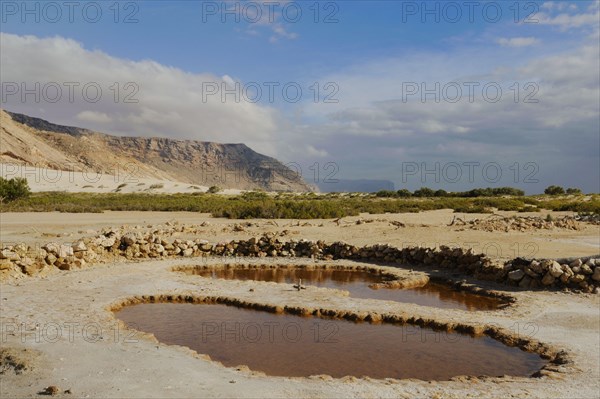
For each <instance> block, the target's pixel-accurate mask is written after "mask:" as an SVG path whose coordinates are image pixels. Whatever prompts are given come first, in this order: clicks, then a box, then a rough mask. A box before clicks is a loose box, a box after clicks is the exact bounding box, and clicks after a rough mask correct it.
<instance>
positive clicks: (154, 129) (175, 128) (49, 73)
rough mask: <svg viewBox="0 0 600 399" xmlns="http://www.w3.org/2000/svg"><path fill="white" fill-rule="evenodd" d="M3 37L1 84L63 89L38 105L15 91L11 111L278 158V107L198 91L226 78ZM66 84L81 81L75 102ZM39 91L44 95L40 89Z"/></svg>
mask: <svg viewBox="0 0 600 399" xmlns="http://www.w3.org/2000/svg"><path fill="white" fill-rule="evenodd" d="M0 42H1V44H2V53H1V67H2V81H3V83H6V82H16V83H18V84H19V85H20V84H21V83H24V84H26V87H27V88H32V87H34V85H35V83H36V82H39V83H40V87H41V88H43V87H44V85H46V84H48V83H50V84H52V85H58V86H60V87H62V89H63V91H62V97H61V98H60V101H57V102H56V103H53V102H49V101H44V100H45V98H44V97H43V96H42V98H41V101H40V102H39V103H36V102H35V101H34V98H33V97H32V96H30V97H29V98H26V101H22V99H21V96H20V95H18V94H17V95H12V96H8V97H7V101H6V102H4V103H3V104H2V106H3V107H5V108H6V109H8V110H12V111H15V112H23V113H26V114H29V115H33V116H35V115H41V110H42V109H44V111H45V113H44V114H43V116H44V118H47V119H50V120H51V121H53V122H56V123H64V124H72V125H83V127H86V128H90V129H97V130H99V131H102V132H106V133H114V134H121V135H135V136H163V137H172V138H179V139H194V140H203V141H216V142H236V143H241V142H243V143H246V144H248V145H250V146H252V147H253V148H254V149H255V150H257V151H259V152H263V153H268V154H270V155H275V145H274V144H273V140H272V138H273V135H274V134H276V133H277V126H278V122H277V118H278V115H277V114H278V113H277V111H275V110H274V109H272V108H270V107H265V106H261V105H258V104H253V103H249V102H246V101H244V99H243V97H242V98H241V99H240V101H239V102H236V100H235V99H234V98H233V97H228V98H226V101H222V98H221V96H220V95H219V94H218V93H217V94H215V95H206V96H203V90H206V88H207V87H208V86H207V85H214V86H216V87H217V89H218V90H220V87H221V84H225V83H231V82H233V79H232V78H230V77H229V76H227V75H225V76H223V77H217V76H214V75H212V74H208V73H200V74H197V73H187V72H185V71H183V70H181V69H177V68H173V67H169V66H166V65H162V64H159V63H156V62H154V61H150V60H148V61H131V60H127V59H122V58H117V57H113V56H110V55H108V54H106V53H103V52H101V51H92V50H88V49H85V48H84V47H83V46H82V45H81V44H80V43H78V42H76V41H74V40H70V39H65V38H62V37H51V38H38V37H35V36H18V35H13V34H6V33H2V34H0ZM51 82H54V83H51ZM65 82H76V84H78V86H76V87H75V89H74V101H72V102H71V101H69V98H68V97H69V95H68V94H69V93H68V86H65ZM115 82H116V83H118V92H117V86H115ZM128 82H131V84H129V85H127V84H128ZM86 84H92V85H94V86H96V87H100V89H101V90H102V96H101V98H100V99H99V101H98V102H90V101H88V100H89V99H90V97H88V98H87V99H86V98H85V97H84V96H83V87H84V85H86ZM214 86H213V87H214ZM39 91H40V92H42V94H43V89H40V90H39ZM89 95H90V96H94V95H95V94H94V91H93V90H89ZM46 97H47V96H46ZM203 97H204V98H203ZM131 100H133V101H137V102H131ZM78 122H79V123H78ZM81 122H86V123H85V124H82V123H81Z"/></svg>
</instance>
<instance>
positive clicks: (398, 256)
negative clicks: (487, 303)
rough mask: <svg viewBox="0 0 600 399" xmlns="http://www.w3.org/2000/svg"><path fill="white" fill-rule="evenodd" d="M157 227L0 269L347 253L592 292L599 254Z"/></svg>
mask: <svg viewBox="0 0 600 399" xmlns="http://www.w3.org/2000/svg"><path fill="white" fill-rule="evenodd" d="M158 232H159V231H157V230H154V231H149V232H142V231H139V230H134V231H132V230H123V229H107V230H105V231H104V232H103V233H101V234H99V235H97V236H95V237H89V238H84V239H82V240H78V241H76V242H74V243H73V244H72V245H65V244H58V243H48V244H46V245H44V246H43V247H41V248H39V249H36V248H32V247H29V246H26V245H24V244H19V245H15V246H7V247H5V248H2V250H1V251H0V273H10V272H18V273H24V274H27V275H35V274H38V273H40V272H41V271H43V270H45V269H48V268H50V269H51V268H56V269H60V270H72V269H79V268H82V267H85V266H86V265H88V264H92V263H99V262H109V261H123V260H135V259H140V260H143V259H157V258H160V259H167V258H181V257H201V256H224V257H310V258H313V259H323V260H332V259H351V260H361V261H371V262H380V263H387V264H390V263H395V264H401V265H416V266H431V267H436V268H445V269H452V270H456V271H460V272H462V273H464V274H468V275H473V276H475V277H476V278H479V279H483V280H493V281H498V282H502V283H506V284H509V285H517V286H520V287H522V288H527V289H532V288H552V289H556V288H567V289H575V290H581V291H583V292H595V291H597V290H598V288H597V287H599V286H600V259H576V260H573V261H572V262H570V263H569V264H563V263H559V262H557V261H553V260H526V259H521V258H517V259H514V260H512V261H509V262H507V263H506V264H504V265H502V264H499V263H495V262H493V261H492V260H491V259H490V258H488V257H487V256H485V255H483V254H475V253H473V252H472V251H471V249H466V250H465V249H462V248H449V247H446V246H442V247H439V248H423V247H409V248H397V247H394V246H391V245H388V244H376V245H370V246H363V247H359V246H355V245H350V244H347V243H344V242H335V243H332V244H326V243H325V242H323V241H309V240H304V239H299V240H294V239H290V240H287V241H282V240H281V239H280V238H281V237H279V236H277V235H275V234H273V233H267V234H265V235H263V236H261V237H252V238H249V239H245V240H233V241H226V242H219V243H212V244H211V243H210V242H208V241H207V240H203V239H200V238H196V239H194V240H184V239H179V238H176V239H174V240H172V241H171V240H168V239H167V237H165V236H163V235H161V234H159V233H158Z"/></svg>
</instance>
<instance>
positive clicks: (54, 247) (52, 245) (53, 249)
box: [42, 242, 60, 255]
mask: <svg viewBox="0 0 600 399" xmlns="http://www.w3.org/2000/svg"><path fill="white" fill-rule="evenodd" d="M42 248H43V249H45V250H46V251H48V252H49V253H51V254H54V255H58V251H59V250H60V244H58V243H56V242H49V243H48V244H46V245H44V246H43V247H42Z"/></svg>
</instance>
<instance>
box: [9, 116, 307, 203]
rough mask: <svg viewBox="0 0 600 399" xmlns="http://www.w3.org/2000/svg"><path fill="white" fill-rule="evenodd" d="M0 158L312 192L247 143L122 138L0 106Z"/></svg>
mask: <svg viewBox="0 0 600 399" xmlns="http://www.w3.org/2000/svg"><path fill="white" fill-rule="evenodd" d="M0 162H1V163H11V164H14V163H17V164H24V165H31V166H36V167H39V168H49V169H56V170H69V171H76V172H81V171H85V172H89V173H104V174H110V175H115V174H128V175H130V176H131V177H137V178H156V179H162V180H173V181H179V182H183V183H189V184H196V185H201V186H219V187H222V188H232V189H241V190H256V189H260V190H267V191H295V192H302V191H314V188H313V187H311V186H310V185H308V184H307V183H306V182H304V180H303V179H302V177H301V176H300V175H299V174H297V173H296V172H295V171H293V170H291V169H290V168H288V167H286V166H285V165H284V164H282V163H281V162H279V161H278V160H277V159H275V158H271V157H268V156H265V155H262V154H259V153H257V152H255V151H254V150H252V149H251V148H249V147H248V146H246V145H244V144H219V143H212V142H204V141H193V140H174V139H168V138H146V137H120V136H112V135H108V134H104V133H99V132H94V131H91V130H88V129H83V128H78V127H72V126H61V125H56V124H53V123H51V122H48V121H45V120H43V119H39V118H34V117H31V116H27V115H22V114H17V113H13V112H8V111H4V110H0Z"/></svg>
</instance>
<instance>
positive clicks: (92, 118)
mask: <svg viewBox="0 0 600 399" xmlns="http://www.w3.org/2000/svg"><path fill="white" fill-rule="evenodd" d="M75 118H77V119H78V120H80V121H83V122H92V123H109V122H112V118H111V117H110V116H108V114H106V113H104V112H96V111H82V112H80V113H78V114H77V115H76V116H75Z"/></svg>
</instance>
